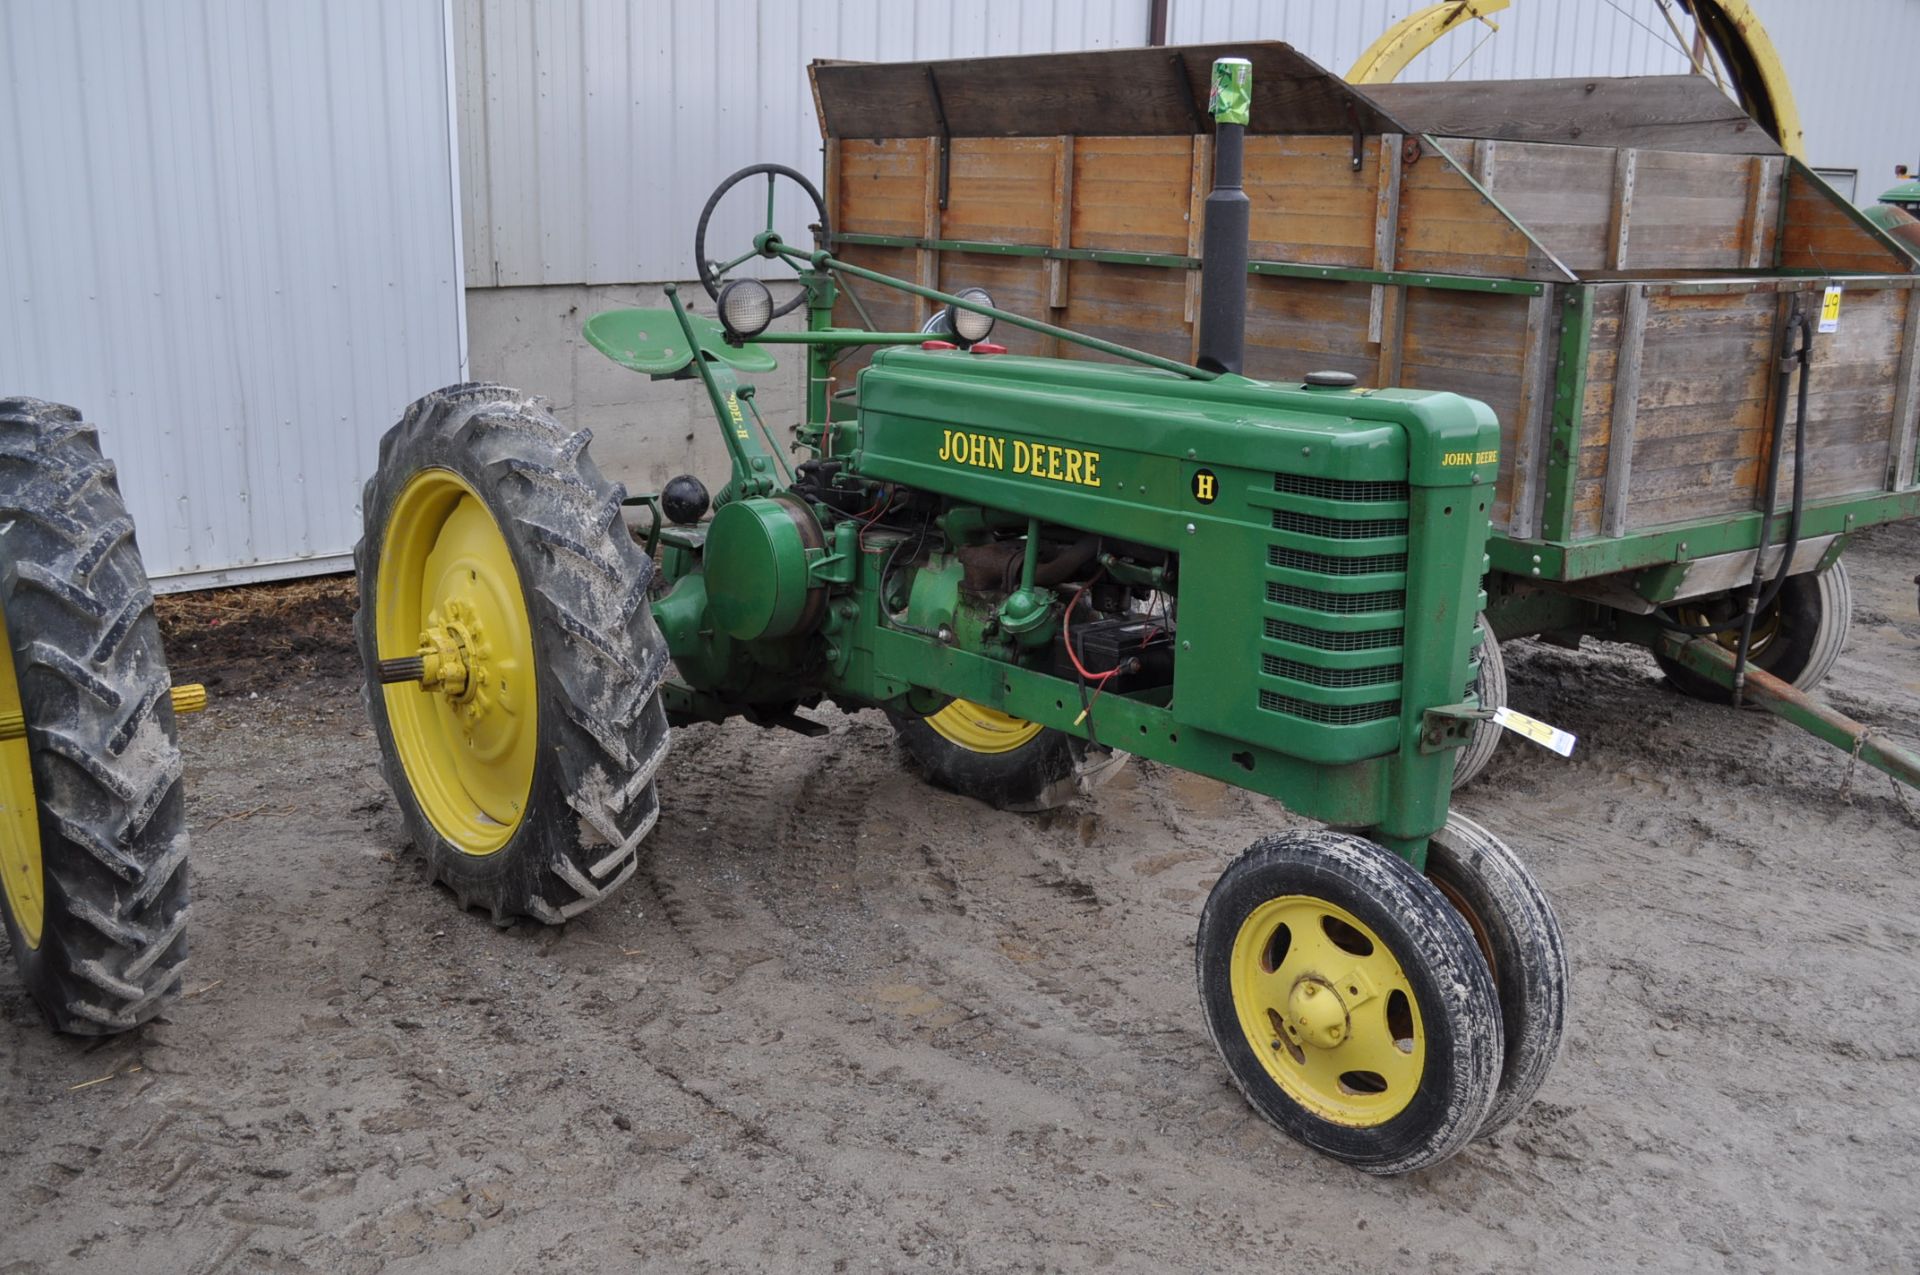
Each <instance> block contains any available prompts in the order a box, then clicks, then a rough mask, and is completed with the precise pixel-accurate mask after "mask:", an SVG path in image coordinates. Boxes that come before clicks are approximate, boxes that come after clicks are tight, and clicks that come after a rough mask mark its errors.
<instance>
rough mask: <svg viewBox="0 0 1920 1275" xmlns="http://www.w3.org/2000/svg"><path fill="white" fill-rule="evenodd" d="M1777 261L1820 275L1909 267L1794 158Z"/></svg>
mask: <svg viewBox="0 0 1920 1275" xmlns="http://www.w3.org/2000/svg"><path fill="white" fill-rule="evenodd" d="M1780 265H1781V266H1782V267H1784V268H1785V269H1788V270H1812V271H1817V272H1819V273H1822V274H1825V273H1827V272H1829V271H1843V272H1844V271H1865V272H1869V273H1872V272H1879V273H1883V274H1905V273H1907V272H1908V271H1909V270H1911V269H1912V268H1913V259H1912V258H1911V257H1909V256H1907V255H1906V254H1905V253H1904V252H1902V251H1900V250H1899V249H1898V248H1895V247H1893V246H1892V245H1891V244H1889V243H1883V242H1882V241H1881V240H1880V238H1878V237H1876V236H1875V235H1874V234H1873V233H1872V232H1870V231H1868V230H1867V229H1866V228H1865V227H1864V226H1862V225H1861V224H1860V222H1859V221H1857V220H1856V219H1855V216H1854V215H1853V214H1852V213H1851V212H1850V210H1849V208H1848V206H1847V205H1846V203H1845V201H1843V200H1842V199H1841V198H1840V197H1839V196H1838V195H1836V194H1834V193H1833V191H1832V190H1831V189H1830V188H1828V186H1827V185H1826V183H1825V182H1822V181H1821V180H1820V179H1819V178H1817V177H1815V176H1813V175H1812V174H1811V173H1809V172H1807V170H1806V169H1804V168H1802V167H1801V166H1800V165H1799V164H1798V163H1795V164H1794V165H1793V168H1792V171H1791V172H1789V173H1788V175H1787V205H1786V225H1785V227H1784V230H1783V233H1782V238H1781V246H1780Z"/></svg>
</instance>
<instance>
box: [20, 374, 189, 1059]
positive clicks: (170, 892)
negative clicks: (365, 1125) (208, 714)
mask: <svg viewBox="0 0 1920 1275" xmlns="http://www.w3.org/2000/svg"><path fill="white" fill-rule="evenodd" d="M0 564H3V565H0V609H4V614H5V616H6V623H7V635H8V638H9V640H10V645H11V646H12V648H13V660H14V670H15V675H16V677H17V678H18V681H19V685H20V698H21V709H22V711H23V714H24V716H25V718H26V725H27V741H28V744H29V748H30V752H31V756H32V763H33V787H34V797H35V801H36V804H37V806H38V808H39V812H38V813H39V828H40V856H41V872H42V880H43V885H44V891H45V900H46V904H45V917H44V920H43V923H42V931H41V936H40V944H39V946H38V947H37V948H31V947H28V946H27V943H26V939H25V936H24V935H23V933H22V931H21V929H20V927H19V926H18V925H17V924H16V921H15V918H14V916H13V912H12V909H11V907H10V906H9V905H8V904H7V903H6V902H5V897H4V892H0V912H4V913H5V914H6V926H7V937H8V938H9V940H11V942H12V944H13V955H14V960H15V962H16V963H17V964H18V965H19V967H20V975H21V979H22V981H23V982H25V984H26V986H27V990H28V991H29V992H30V993H32V995H33V998H34V1000H35V1001H37V1002H38V1003H39V1005H40V1008H41V1010H42V1011H43V1012H44V1013H45V1014H46V1017H47V1021H48V1023H49V1024H51V1025H52V1026H53V1028H54V1029H55V1030H57V1031H63V1032H71V1033H73V1034H75V1035H86V1036H104V1035H108V1034H110V1033H113V1032H119V1031H125V1030H127V1029H129V1028H132V1027H137V1026H139V1025H140V1024H141V1023H144V1022H146V1021H147V1020H149V1019H151V1018H152V1017H153V1016H154V1015H155V1014H157V1013H159V1012H160V1009H161V1008H162V1006H163V1005H164V1004H165V1002H166V1001H167V999H168V998H169V997H171V996H172V995H173V994H174V993H176V992H177V991H178V990H179V988H180V981H181V979H182V977H183V976H184V974H185V971H186V960H187V939H186V926H187V912H188V907H187V822H186V798H185V795H184V792H183V785H182V782H181V772H182V764H181V758H180V749H179V745H178V742H177V739H176V736H175V733H174V720H173V701H172V698H171V697H170V695H169V694H168V691H169V689H170V679H169V678H168V675H167V662H166V656H165V653H164V651H163V650H162V647H161V644H160V626H159V623H158V622H157V621H156V620H155V618H154V614H153V592H152V589H151V588H150V587H149V586H148V583H147V573H146V570H145V568H144V567H142V565H141V562H140V551H139V548H138V547H137V546H136V545H135V543H134V537H133V520H132V519H131V518H129V517H128V516H127V509H126V505H125V503H124V502H123V501H122V500H121V498H120V488H119V484H118V482H117V480H116V478H115V475H114V468H113V466H112V464H110V463H109V462H108V461H106V460H105V459H103V458H102V457H101V455H100V440H99V438H98V436H97V435H96V434H95V433H94V430H93V427H92V426H90V425H88V424H86V422H85V421H83V420H82V419H81V417H80V413H79V412H77V411H75V410H74V409H73V408H71V407H64V406H61V405H60V404H58V403H47V402H42V401H41V400H39V399H30V398H10V399H0Z"/></svg>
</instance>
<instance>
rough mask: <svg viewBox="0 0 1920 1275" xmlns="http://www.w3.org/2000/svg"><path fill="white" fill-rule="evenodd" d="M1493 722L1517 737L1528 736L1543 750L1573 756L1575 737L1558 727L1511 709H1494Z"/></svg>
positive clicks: (1563, 755)
mask: <svg viewBox="0 0 1920 1275" xmlns="http://www.w3.org/2000/svg"><path fill="white" fill-rule="evenodd" d="M1493 720H1494V722H1495V723H1496V724H1498V725H1500V726H1504V727H1506V728H1507V729H1508V730H1510V731H1512V732H1513V733H1514V734H1516V735H1524V736H1526V737H1527V738H1528V739H1530V740H1532V741H1533V742H1534V743H1536V744H1538V745H1540V746H1541V747H1542V748H1551V749H1552V750H1553V751H1554V752H1556V753H1559V754H1560V755H1561V756H1562V757H1571V756H1573V745H1574V742H1575V741H1574V737H1573V735H1572V734H1571V733H1570V732H1568V731H1564V730H1561V729H1560V728H1559V727H1558V726H1549V725H1547V724H1546V723H1545V722H1543V721H1541V720H1540V719H1538V718H1536V717H1528V716H1527V715H1526V714H1525V713H1516V712H1514V711H1513V710H1512V709H1510V708H1496V709H1494V710H1493Z"/></svg>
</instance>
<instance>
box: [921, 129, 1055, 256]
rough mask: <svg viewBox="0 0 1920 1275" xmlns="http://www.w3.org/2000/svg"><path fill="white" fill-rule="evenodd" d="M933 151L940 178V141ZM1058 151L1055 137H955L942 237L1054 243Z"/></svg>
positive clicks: (990, 241)
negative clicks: (1054, 197) (1053, 197)
mask: <svg viewBox="0 0 1920 1275" xmlns="http://www.w3.org/2000/svg"><path fill="white" fill-rule="evenodd" d="M935 147H936V149H935V155H934V161H935V168H936V177H937V175H938V174H937V166H938V143H937V142H936V143H935ZM1059 150H1060V140H1059V139H1058V138H1052V137H1049V138H999V137H993V138H980V137H959V138H955V139H954V140H953V144H952V147H951V152H950V155H949V158H948V190H947V207H946V211H945V212H944V213H943V214H942V215H941V218H940V226H941V234H940V237H941V238H944V239H967V240H975V241H978V242H982V243H1016V244H1039V243H1048V242H1050V241H1051V236H1052V233H1053V226H1054V223H1055V220H1056V218H1055V204H1054V201H1053V199H1052V195H1053V193H1054V188H1055V185H1056V183H1057V169H1058V167H1059ZM935 189H936V192H937V190H938V186H937V183H936V187H935ZM936 197H937V196H936Z"/></svg>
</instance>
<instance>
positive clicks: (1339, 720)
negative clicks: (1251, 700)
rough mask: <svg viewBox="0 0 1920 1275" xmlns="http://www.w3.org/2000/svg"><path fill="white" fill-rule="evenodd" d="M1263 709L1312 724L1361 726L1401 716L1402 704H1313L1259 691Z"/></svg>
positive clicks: (1387, 701) (1378, 702)
mask: <svg viewBox="0 0 1920 1275" xmlns="http://www.w3.org/2000/svg"><path fill="white" fill-rule="evenodd" d="M1260 707H1262V708H1264V709H1266V710H1267V711H1268V712H1269V713H1285V714H1287V716H1289V717H1304V718H1306V719H1307V720H1308V721H1310V722H1319V723H1321V724H1322V725H1326V726H1359V725H1361V724H1363V723H1366V722H1379V721H1385V720H1387V719H1388V718H1393V717H1398V716H1399V715H1400V701H1399V700H1397V699H1395V700H1376V701H1375V702H1374V703H1371V704H1310V703H1308V702H1307V701H1306V700H1301V699H1294V698H1293V697H1292V696H1291V695H1281V694H1279V693H1277V692H1275V691H1261V692H1260Z"/></svg>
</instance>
